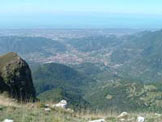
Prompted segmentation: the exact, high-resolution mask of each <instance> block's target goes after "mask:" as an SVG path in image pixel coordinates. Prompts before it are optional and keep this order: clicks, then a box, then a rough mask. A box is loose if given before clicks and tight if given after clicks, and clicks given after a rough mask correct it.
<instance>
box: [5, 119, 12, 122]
mask: <svg viewBox="0 0 162 122" xmlns="http://www.w3.org/2000/svg"><path fill="white" fill-rule="evenodd" d="M3 122H14V120H10V119H5V120H3Z"/></svg>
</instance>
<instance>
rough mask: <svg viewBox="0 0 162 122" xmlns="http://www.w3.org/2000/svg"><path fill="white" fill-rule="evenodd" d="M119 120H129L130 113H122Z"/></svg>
mask: <svg viewBox="0 0 162 122" xmlns="http://www.w3.org/2000/svg"><path fill="white" fill-rule="evenodd" d="M118 119H128V113H127V112H122V113H121V114H120V115H119V116H118Z"/></svg>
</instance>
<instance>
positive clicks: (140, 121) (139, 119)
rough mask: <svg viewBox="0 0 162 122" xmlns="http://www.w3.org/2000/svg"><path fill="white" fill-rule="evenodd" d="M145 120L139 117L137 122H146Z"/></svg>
mask: <svg viewBox="0 0 162 122" xmlns="http://www.w3.org/2000/svg"><path fill="white" fill-rule="evenodd" d="M144 121H145V118H144V117H142V116H139V117H137V122H144Z"/></svg>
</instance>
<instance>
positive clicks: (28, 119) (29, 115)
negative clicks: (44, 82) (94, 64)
mask: <svg viewBox="0 0 162 122" xmlns="http://www.w3.org/2000/svg"><path fill="white" fill-rule="evenodd" d="M0 98H1V100H0V115H1V116H0V121H3V120H4V119H12V120H14V121H15V122H88V121H89V120H96V119H101V118H104V119H105V120H106V122H119V120H118V119H117V116H118V115H119V113H106V112H105V113H103V112H95V113H92V112H90V111H88V110H85V111H80V112H78V111H76V112H74V113H70V112H67V111H66V110H62V109H52V110H51V111H50V112H46V111H45V110H44V107H43V105H44V104H45V103H34V104H33V103H28V104H20V103H17V102H15V101H13V100H11V99H8V98H6V97H4V96H0ZM4 103H5V104H4ZM50 104H52V103H50ZM139 115H140V116H143V117H145V119H146V122H160V121H161V119H162V116H159V117H158V116H156V115H155V113H129V117H128V119H130V121H129V122H136V118H137V116H139ZM126 122H127V121H126Z"/></svg>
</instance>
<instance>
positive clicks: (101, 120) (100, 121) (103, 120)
mask: <svg viewBox="0 0 162 122" xmlns="http://www.w3.org/2000/svg"><path fill="white" fill-rule="evenodd" d="M88 122H105V119H98V120H91V121H88Z"/></svg>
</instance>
